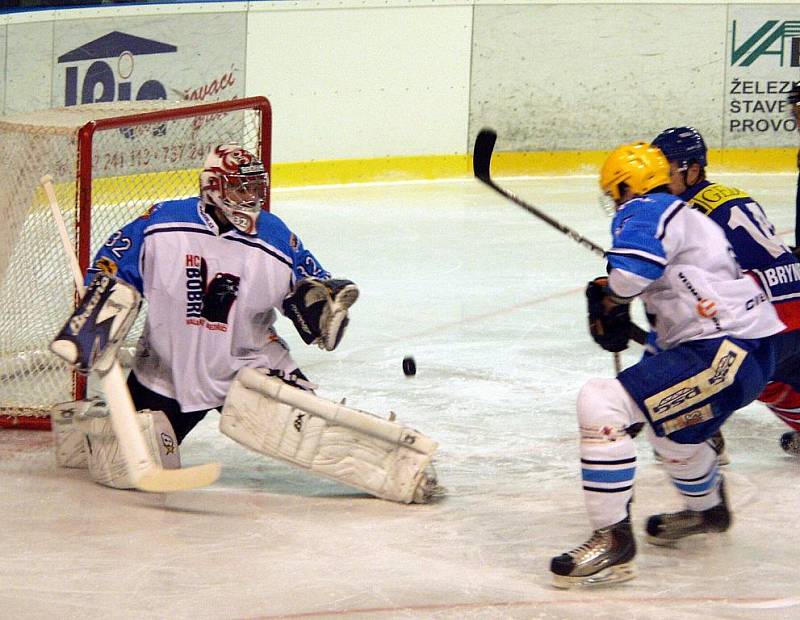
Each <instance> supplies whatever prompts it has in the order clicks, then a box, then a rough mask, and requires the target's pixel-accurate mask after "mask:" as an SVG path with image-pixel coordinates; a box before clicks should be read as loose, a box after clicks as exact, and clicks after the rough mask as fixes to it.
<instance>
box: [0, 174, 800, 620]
mask: <svg viewBox="0 0 800 620" xmlns="http://www.w3.org/2000/svg"><path fill="white" fill-rule="evenodd" d="M718 178H719V180H721V181H724V182H728V183H732V184H736V185H738V186H741V187H742V188H743V189H745V190H748V191H749V192H750V193H751V194H752V195H753V196H755V197H756V198H757V199H758V200H760V201H761V203H762V204H763V205H764V207H765V209H766V210H767V212H768V214H769V216H770V217H771V218H772V220H773V221H774V222H775V223H776V225H777V227H778V228H779V230H780V231H781V232H782V233H784V235H785V238H786V240H787V241H789V242H793V240H794V239H793V237H794V234H793V229H794V188H795V176H794V175H789V174H786V175H763V176H753V175H750V176H747V175H735V176H734V175H730V176H727V175H726V176H720V177H718ZM501 183H502V184H503V185H504V186H507V187H509V188H510V189H512V191H515V192H516V193H518V194H519V195H520V196H521V197H523V198H525V199H527V200H530V201H531V202H533V203H534V204H536V205H537V206H538V207H539V208H541V209H542V210H544V211H546V212H547V213H548V214H550V215H551V216H553V217H555V218H557V219H559V220H560V221H562V222H564V223H565V224H567V225H568V226H571V227H573V228H575V229H576V230H578V231H579V232H581V233H582V234H583V235H585V236H586V237H588V238H589V239H591V240H592V241H594V242H596V243H598V244H599V245H602V246H605V245H607V244H608V240H609V233H608V226H609V220H608V219H607V218H606V217H605V215H604V214H603V213H602V211H601V210H600V209H599V207H598V206H597V191H596V180H595V179H594V178H590V177H570V178H538V179H505V180H501ZM273 204H274V211H275V213H277V214H278V215H280V216H281V217H283V218H284V219H285V220H286V222H287V223H288V224H289V225H290V226H291V227H292V228H293V229H295V230H296V231H297V232H298V234H299V235H300V237H301V238H302V239H303V241H304V243H305V244H306V245H307V246H308V247H309V248H311V249H312V251H313V252H314V253H315V254H316V256H317V257H318V258H319V259H320V260H321V261H322V262H323V264H324V265H325V266H326V267H328V268H329V269H330V270H331V271H332V272H333V273H334V274H335V275H336V276H340V277H348V278H351V279H353V280H355V281H356V282H357V283H358V284H359V286H360V288H361V291H362V296H361V298H360V299H359V301H358V303H357V304H356V305H355V306H354V307H353V308H352V311H351V317H352V318H351V323H350V327H349V330H348V333H347V335H346V337H345V339H344V341H343V342H342V344H341V346H340V347H339V349H338V350H337V351H335V352H333V353H327V352H323V351H320V350H319V349H317V348H316V347H306V346H304V345H303V344H302V343H301V341H300V339H299V337H296V336H295V334H294V329H293V328H292V326H291V324H290V323H289V322H288V321H287V320H285V319H281V320H280V323H279V329H280V330H281V333H282V334H283V335H284V336H285V337H286V338H287V339H288V340H289V341H290V343H291V345H292V350H293V353H294V356H295V359H296V360H297V361H298V362H299V363H300V365H301V367H302V368H303V369H304V370H305V371H306V374H308V375H309V377H310V378H311V379H312V380H313V381H315V382H317V383H319V384H320V389H319V393H320V395H322V396H326V397H329V398H332V399H340V398H342V397H345V396H346V397H347V401H348V404H350V405H352V406H356V407H359V408H361V409H368V410H370V411H373V412H375V413H378V414H381V415H388V414H389V412H390V411H394V412H395V413H396V414H397V417H398V419H399V420H400V421H403V422H405V423H407V424H409V425H410V426H413V427H415V428H418V429H419V430H420V431H422V432H424V433H426V434H428V435H429V436H431V437H433V438H434V439H436V440H438V441H439V442H440V444H441V448H440V451H439V453H438V458H437V469H438V472H439V476H440V479H441V482H442V483H443V484H444V485H446V486H447V488H448V495H447V497H446V498H445V499H444V500H442V501H441V502H439V503H436V504H432V505H427V506H403V505H397V504H393V503H389V502H385V501H381V500H376V499H372V498H370V497H367V496H364V495H361V494H359V493H355V492H353V491H351V490H350V489H348V488H347V487H344V486H341V485H337V484H334V483H331V482H327V481H323V480H319V479H316V478H313V477H310V476H308V475H306V474H305V473H303V472H302V471H299V470H295V469H292V468H291V467H289V466H286V465H283V464H280V463H277V462H274V461H269V460H266V459H264V458H261V457H259V456H257V455H255V454H252V453H249V452H247V451H246V450H245V449H244V448H242V447H240V446H238V445H237V444H235V443H234V442H232V441H231V440H229V439H228V438H226V437H224V436H222V435H220V433H219V432H218V430H217V427H216V425H217V422H218V416H217V415H216V414H214V413H212V414H210V415H209V417H208V418H207V419H206V420H205V421H204V422H203V423H202V425H201V426H200V427H198V429H196V430H195V431H194V432H193V433H192V434H191V435H189V437H188V438H187V439H186V441H185V442H184V444H183V446H182V456H183V460H184V463H185V464H196V463H201V462H206V461H210V460H218V461H221V462H222V464H223V473H222V477H221V478H220V480H219V481H218V482H217V483H216V484H215V485H213V486H212V487H209V488H206V489H202V490H196V491H191V492H184V493H176V494H171V495H167V496H159V495H148V494H144V493H137V492H127V491H113V490H110V489H105V488H101V487H98V486H96V485H94V484H93V483H91V482H90V481H89V480H88V478H87V476H86V473H85V472H84V471H76V470H63V469H56V468H55V467H54V465H53V464H52V453H51V450H50V438H49V435H47V434H44V433H35V432H26V431H0V519H1V520H2V532H3V533H2V544H1V545H0V618H15V619H16V618H58V619H68V618H76V619H77V618H123V619H128V618H130V619H134V618H135V619H139V618H171V619H184V618H185V619H187V620H188V619H192V620H195V619H206V618H208V619H236V620H244V619H256V618H258V619H267V618H269V619H274V618H292V619H298V618H314V619H318V618H337V619H347V620H355V619H373V618H374V619H378V620H383V619H388V618H413V619H421V618H426V619H427V618H431V619H456V618H459V619H460V618H480V619H486V618H492V619H495V618H498V619H499V618H513V619H516V618H586V617H591V618H594V619H605V618H609V619H610V618H637V619H640V618H641V619H651V618H652V619H659V620H660V619H663V618H670V619H694V618H698V619H699V618H741V619H750V618H798V617H800V578H799V577H798V571H797V558H798V548H800V545H798V543H800V535H798V533H797V526H796V523H797V518H798V506H800V485H798V477H800V460H795V459H792V458H790V457H788V456H786V455H785V454H783V452H782V451H781V450H780V448H779V446H778V438H779V436H780V434H781V433H782V432H783V431H784V430H785V429H784V427H783V426H782V424H781V423H780V422H779V421H778V420H777V419H775V418H774V417H773V416H772V415H771V414H770V413H769V412H768V411H767V410H766V409H765V408H763V407H762V406H760V405H758V404H754V405H750V406H749V407H747V408H746V409H744V410H742V411H740V412H738V413H737V414H736V415H735V416H734V417H733V418H732V420H731V421H730V422H729V423H728V424H727V425H726V427H725V429H726V436H727V439H728V443H729V452H730V454H731V457H732V460H733V463H732V464H731V465H730V466H729V467H728V468H727V473H726V476H727V480H728V488H729V493H730V496H731V503H732V507H733V510H734V513H735V523H734V526H733V528H732V529H731V530H730V532H728V533H727V534H725V535H721V536H717V537H715V538H707V539H700V540H697V541H695V542H694V543H693V544H690V545H686V546H684V547H683V548H679V549H665V548H656V547H652V546H650V545H648V544H647V543H646V542H644V540H643V536H641V532H642V528H643V523H644V521H645V519H646V517H647V516H648V515H649V514H651V513H653V512H661V511H663V510H674V509H679V508H680V502H679V499H678V496H677V493H676V492H675V491H674V490H673V489H672V488H671V486H670V485H669V482H668V480H667V478H666V476H665V474H664V473H663V472H662V470H661V469H660V468H659V466H658V465H657V464H656V463H655V462H654V460H653V458H652V455H651V453H650V450H649V448H648V446H647V444H646V443H645V441H644V440H643V439H641V440H638V441H639V457H640V459H639V469H638V476H637V487H636V489H637V490H636V502H635V504H634V509H633V510H634V520H635V525H636V530H637V532H638V533H639V534H640V552H639V555H638V557H637V566H638V570H639V577H638V578H637V579H636V580H634V581H632V582H629V583H627V584H623V585H620V586H617V587H612V588H603V589H592V590H571V591H560V590H556V589H554V588H553V587H551V585H550V578H549V574H548V564H549V560H550V558H551V557H552V556H553V555H557V554H560V553H561V552H563V551H565V550H567V549H570V548H572V547H574V546H576V545H578V544H580V543H582V542H583V541H584V540H585V539H586V538H587V537H588V535H589V533H590V532H589V526H588V522H587V520H586V516H585V513H584V508H583V498H582V494H581V488H580V480H579V466H578V446H577V433H576V423H575V414H574V402H575V397H576V394H577V391H578V389H579V388H580V386H581V385H582V384H583V382H585V381H586V380H587V379H588V378H590V377H593V376H611V375H612V372H613V371H612V361H611V357H610V355H608V354H606V353H604V352H602V351H601V350H600V349H599V348H597V347H596V345H594V343H592V341H591V340H590V338H589V336H588V334H587V329H586V321H585V308H584V299H583V294H582V290H583V287H584V285H585V283H586V281H588V280H589V279H591V278H592V277H594V276H596V275H599V274H601V273H603V270H604V265H603V263H602V261H601V260H599V259H598V258H597V257H596V256H595V255H594V254H592V253H591V252H589V251H587V250H586V249H585V248H583V247H582V246H580V245H578V244H576V243H575V242H573V241H571V240H570V239H569V238H567V237H565V236H564V235H562V234H561V233H559V232H558V231H556V230H554V229H552V228H550V227H549V226H548V225H546V224H544V223H543V222H541V221H539V220H538V219H536V218H535V217H533V216H531V215H530V214H528V213H526V212H524V211H523V210H521V209H520V208H518V207H517V206H515V205H513V204H512V203H510V202H508V201H506V200H504V199H503V198H502V197H500V196H498V195H497V194H495V193H493V192H492V191H491V190H489V189H488V188H486V187H484V186H482V185H481V184H479V183H478V182H476V181H474V180H469V179H468V180H463V181H457V182H441V183H426V184H413V183H412V184H396V185H374V186H353V187H341V188H320V189H306V190H302V191H291V192H289V191H286V192H276V194H275V196H274V201H273ZM406 355H413V356H414V357H415V358H416V362H417V375H416V376H415V377H413V378H408V377H405V376H404V375H403V372H402V367H401V365H402V359H403V357H404V356H406ZM637 355H638V352H637V351H636V350H633V349H632V350H631V351H629V352H626V353H625V354H624V356H623V359H624V362H625V363H626V364H630V363H633V362H634V361H635V360H636V358H637Z"/></svg>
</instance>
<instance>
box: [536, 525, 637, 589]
mask: <svg viewBox="0 0 800 620" xmlns="http://www.w3.org/2000/svg"><path fill="white" fill-rule="evenodd" d="M635 555H636V540H635V539H634V537H633V530H632V529H631V522H630V519H629V518H626V519H624V520H623V521H620V522H619V523H615V524H614V525H610V526H608V527H604V528H601V529H599V530H595V532H594V534H592V537H591V538H590V539H589V540H587V541H586V542H585V543H583V544H582V545H581V546H580V547H578V548H576V549H573V550H572V551H567V552H566V553H562V554H561V555H559V556H558V557H555V558H553V559H552V561H551V562H550V572H552V573H553V585H554V586H556V587H557V588H572V587H574V586H595V585H605V584H612V583H621V582H623V581H628V580H629V579H633V578H634V577H635V576H636V569H635V567H634V564H633V558H634V556H635Z"/></svg>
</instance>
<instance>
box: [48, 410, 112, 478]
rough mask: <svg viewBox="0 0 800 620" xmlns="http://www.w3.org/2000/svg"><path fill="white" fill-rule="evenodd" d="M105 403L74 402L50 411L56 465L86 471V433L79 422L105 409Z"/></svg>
mask: <svg viewBox="0 0 800 620" xmlns="http://www.w3.org/2000/svg"><path fill="white" fill-rule="evenodd" d="M104 407H105V403H103V402H102V401H99V400H73V401H70V402H66V403H59V404H57V405H56V406H55V407H53V409H52V410H51V411H50V429H51V432H52V434H53V445H54V446H55V457H56V465H57V466H58V467H70V468H78V469H86V468H87V467H88V466H89V465H88V463H87V461H86V449H85V445H84V435H85V433H84V432H83V430H82V429H81V428H80V426H79V424H78V422H77V420H79V419H80V417H81V416H85V415H86V414H87V413H88V412H89V411H91V410H93V409H97V408H101V409H102V408H104Z"/></svg>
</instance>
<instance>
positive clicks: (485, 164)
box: [472, 129, 642, 374]
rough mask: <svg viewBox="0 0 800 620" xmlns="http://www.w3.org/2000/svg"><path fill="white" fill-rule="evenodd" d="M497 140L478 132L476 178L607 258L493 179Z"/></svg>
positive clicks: (617, 360) (488, 132)
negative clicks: (493, 160) (493, 158)
mask: <svg viewBox="0 0 800 620" xmlns="http://www.w3.org/2000/svg"><path fill="white" fill-rule="evenodd" d="M496 142H497V133H495V132H494V130H492V129H481V130H480V132H478V137H477V138H476V139H475V151H474V153H473V158H472V171H473V173H474V175H475V178H477V179H478V180H479V181H481V182H482V183H485V184H486V185H488V186H489V187H491V188H492V189H493V190H494V191H496V192H497V193H498V194H501V195H502V196H504V197H505V198H507V199H508V200H510V201H511V202H513V203H514V204H516V205H517V206H520V207H522V208H523V209H525V211H527V212H528V213H530V214H531V215H535V216H536V217H538V218H539V219H540V220H542V221H543V222H545V223H547V224H549V225H550V226H552V227H553V228H555V229H556V230H558V231H560V232H562V233H564V234H565V235H567V237H569V238H570V239H572V240H573V241H577V242H578V243H580V244H581V245H582V246H584V247H586V248H588V249H589V250H591V251H592V252H594V253H595V254H597V255H598V256H600V257H602V258H605V257H606V251H605V250H604V249H603V248H602V247H600V246H599V245H597V244H596V243H594V242H592V241H590V240H589V239H587V238H586V237H584V236H583V235H581V234H580V233H579V232H578V231H576V230H573V229H572V228H570V227H569V226H566V225H565V224H562V223H561V222H559V221H558V220H556V219H554V218H552V217H550V216H549V215H547V214H546V213H544V212H543V211H541V210H540V209H538V208H537V207H535V206H534V205H532V204H530V203H528V202H525V201H524V200H522V199H521V198H519V197H518V196H517V195H516V194H514V193H513V192H510V191H508V190H507V189H505V188H503V187H500V186H499V185H498V184H497V183H495V182H494V181H493V180H492V175H491V166H492V153H493V152H494V145H495V143H496ZM634 329H635V330H638V332H641V331H642V330H641V329H640V328H639V327H638V326H635V325H634V326H633V327H632V328H631V331H632V332H633V331H634ZM621 370H622V360H621V359H620V354H619V353H614V372H615V373H616V374H619V373H620V372H621Z"/></svg>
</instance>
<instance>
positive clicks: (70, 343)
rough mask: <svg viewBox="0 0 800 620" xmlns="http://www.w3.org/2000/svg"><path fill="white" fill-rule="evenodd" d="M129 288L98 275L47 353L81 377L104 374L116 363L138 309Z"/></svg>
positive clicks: (137, 297)
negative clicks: (73, 369) (72, 367)
mask: <svg viewBox="0 0 800 620" xmlns="http://www.w3.org/2000/svg"><path fill="white" fill-rule="evenodd" d="M141 301H142V298H141V295H139V292H138V291H137V290H136V289H135V288H134V287H132V286H131V285H130V284H128V283H126V282H123V281H122V280H117V279H115V278H112V277H110V276H108V275H107V274H105V273H102V272H101V273H98V274H97V275H95V277H94V279H93V280H92V281H91V283H90V284H89V287H88V288H87V289H86V294H85V295H84V296H83V299H82V300H81V302H80V303H79V304H78V307H77V308H75V312H73V313H72V316H71V317H70V318H69V319H68V320H67V323H66V324H65V325H64V327H63V328H62V329H61V331H60V332H59V333H58V335H57V336H56V337H55V339H54V340H53V342H51V343H50V350H51V351H52V352H53V353H55V354H56V355H58V356H59V357H60V358H62V359H64V360H65V361H66V362H68V363H69V364H71V365H72V366H74V367H75V369H76V370H77V371H78V372H80V373H83V374H88V373H89V372H90V371H92V370H97V371H98V372H106V371H107V370H108V369H109V368H111V365H112V364H113V363H114V360H115V359H116V354H117V351H118V350H119V348H120V347H121V346H122V342H123V340H124V339H125V336H126V335H127V334H128V331H129V330H130V328H131V326H132V325H133V321H134V320H135V319H136V315H137V314H138V312H139V307H140V306H141Z"/></svg>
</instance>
